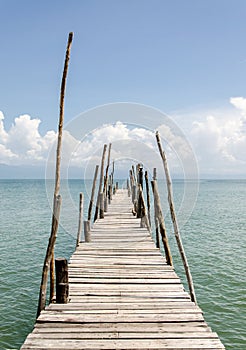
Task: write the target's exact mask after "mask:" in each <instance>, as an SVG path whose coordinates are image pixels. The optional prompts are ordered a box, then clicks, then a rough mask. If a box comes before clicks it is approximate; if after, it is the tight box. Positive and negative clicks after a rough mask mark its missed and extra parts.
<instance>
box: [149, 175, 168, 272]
mask: <svg viewBox="0 0 246 350" xmlns="http://www.w3.org/2000/svg"><path fill="white" fill-rule="evenodd" d="M151 186H152V191H153V196H154V203H155V210H156V217H157V219H158V222H159V227H160V234H161V238H162V243H163V247H164V251H165V256H166V261H167V264H168V265H171V266H172V265H173V262H172V255H171V250H170V248H169V244H168V238H167V234H166V228H165V222H164V217H163V214H162V210H161V200H160V196H159V192H158V187H157V182H156V180H153V181H151Z"/></svg>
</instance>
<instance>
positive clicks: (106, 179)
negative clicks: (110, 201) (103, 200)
mask: <svg viewBox="0 0 246 350" xmlns="http://www.w3.org/2000/svg"><path fill="white" fill-rule="evenodd" d="M111 147H112V143H110V144H109V146H108V161H107V166H106V172H105V178H104V185H103V193H104V195H105V193H106V189H107V183H108V170H109V165H110V154H111Z"/></svg>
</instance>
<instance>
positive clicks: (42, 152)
mask: <svg viewBox="0 0 246 350" xmlns="http://www.w3.org/2000/svg"><path fill="white" fill-rule="evenodd" d="M40 122H41V121H40V120H39V119H31V117H30V116H29V115H26V114H25V115H21V116H19V117H18V118H15V120H14V123H13V124H12V126H11V128H10V130H9V131H8V132H7V131H6V130H5V128H4V115H3V113H2V112H0V163H3V164H11V165H16V164H36V163H40V162H42V163H44V161H45V160H46V158H47V154H48V150H49V148H50V146H51V145H52V144H53V142H54V141H55V139H56V133H55V132H54V131H48V132H47V133H46V134H45V136H43V137H42V136H41V135H40V133H39V130H38V129H39V125H40Z"/></svg>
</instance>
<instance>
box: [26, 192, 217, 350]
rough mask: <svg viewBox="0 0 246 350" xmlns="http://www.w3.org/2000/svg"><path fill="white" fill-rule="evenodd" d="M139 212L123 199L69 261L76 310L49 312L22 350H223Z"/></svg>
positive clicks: (116, 199)
mask: <svg viewBox="0 0 246 350" xmlns="http://www.w3.org/2000/svg"><path fill="white" fill-rule="evenodd" d="M132 205H133V204H132V202H131V198H130V197H128V191H127V190H125V191H124V190H118V191H117V192H116V194H115V195H114V196H113V199H112V201H111V204H110V205H109V207H108V212H107V213H105V218H104V219H103V220H97V221H96V222H95V224H94V225H93V227H92V229H91V242H90V243H81V244H80V245H79V246H78V247H77V249H76V251H75V252H74V254H73V255H72V257H71V259H70V263H69V288H70V295H69V298H70V302H69V303H68V304H50V305H49V306H48V307H46V309H45V310H44V311H42V312H41V315H40V316H39V318H38V319H37V322H36V324H35V327H34V330H33V332H32V333H31V334H30V335H29V336H28V337H27V339H26V341H25V343H24V345H23V346H22V348H21V349H22V350H28V349H39V350H41V349H53V350H54V349H56V350H58V349H59V350H61V349H62V350H68V349H94V350H96V349H224V346H223V345H222V343H221V342H220V340H219V338H218V336H217V334H216V333H214V332H212V331H211V329H210V328H209V326H208V325H207V324H206V322H205V320H204V317H203V314H202V310H201V309H200V308H199V307H198V306H197V305H196V304H195V303H194V302H192V301H191V299H190V296H189V294H188V293H187V292H186V291H185V290H184V287H183V285H182V284H181V282H180V279H179V277H178V276H177V274H176V273H175V271H174V269H173V267H172V266H169V265H167V263H166V260H165V259H164V257H163V256H162V255H161V253H160V251H159V249H157V248H156V247H155V243H154V241H153V240H152V238H151V236H150V235H149V233H148V231H147V229H146V228H140V220H139V219H137V218H136V217H133V215H132Z"/></svg>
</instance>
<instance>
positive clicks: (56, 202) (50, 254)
mask: <svg viewBox="0 0 246 350" xmlns="http://www.w3.org/2000/svg"><path fill="white" fill-rule="evenodd" d="M72 41H73V33H72V32H71V33H69V35H68V42H67V49H66V57H65V62H64V69H63V75H62V81H61V90H60V115H59V125H58V139H57V149H56V170H55V189H54V199H53V213H52V226H51V234H50V239H49V244H48V247H47V251H46V256H45V259H44V265H43V271H42V279H41V285H40V292H39V301H38V309H37V317H38V316H39V315H40V312H41V311H42V310H43V309H44V308H45V301H46V292H47V282H48V272H49V269H50V301H53V300H54V296H55V260H54V246H55V241H56V235H57V230H58V225H59V215H60V206H61V197H60V196H59V191H60V167H61V146H62V129H63V121H64V99H65V90H66V78H67V72H68V64H69V58H70V50H71V45H72Z"/></svg>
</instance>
